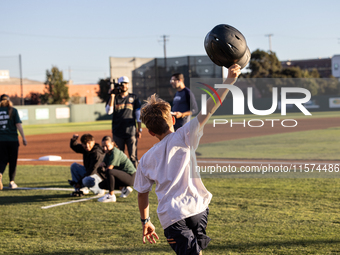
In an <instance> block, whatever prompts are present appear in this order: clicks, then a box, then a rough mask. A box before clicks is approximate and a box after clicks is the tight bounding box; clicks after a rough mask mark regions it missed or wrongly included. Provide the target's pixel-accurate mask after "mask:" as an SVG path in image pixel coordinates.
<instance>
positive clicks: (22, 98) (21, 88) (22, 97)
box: [19, 54, 24, 105]
mask: <svg viewBox="0 0 340 255" xmlns="http://www.w3.org/2000/svg"><path fill="white" fill-rule="evenodd" d="M19 69H20V90H21V105H24V87H23V85H22V66H21V54H19Z"/></svg>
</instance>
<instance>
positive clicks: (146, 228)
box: [143, 221, 159, 244]
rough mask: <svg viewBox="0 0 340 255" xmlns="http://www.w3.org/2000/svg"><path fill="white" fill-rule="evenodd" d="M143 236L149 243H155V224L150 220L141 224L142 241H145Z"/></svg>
mask: <svg viewBox="0 0 340 255" xmlns="http://www.w3.org/2000/svg"><path fill="white" fill-rule="evenodd" d="M145 237H146V239H148V241H149V242H150V243H151V244H152V243H156V240H155V237H156V238H157V240H158V239H159V238H158V235H157V234H156V232H155V226H154V225H153V224H152V223H151V222H150V221H149V222H147V223H145V224H144V225H143V243H145Z"/></svg>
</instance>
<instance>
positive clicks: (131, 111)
mask: <svg viewBox="0 0 340 255" xmlns="http://www.w3.org/2000/svg"><path fill="white" fill-rule="evenodd" d="M128 89H129V78H128V77H126V76H122V77H120V78H119V79H118V84H114V88H111V89H110V90H109V94H110V99H109V101H108V102H107V104H106V107H105V108H106V113H107V114H109V115H111V114H112V138H113V140H114V141H115V143H116V144H117V146H118V148H119V149H120V150H121V151H124V149H125V144H126V146H127V150H128V153H129V156H130V160H131V161H132V163H133V164H134V166H135V167H136V168H137V165H138V159H137V139H139V138H141V137H142V124H141V121H140V119H139V117H140V107H141V103H140V101H139V99H138V97H137V95H135V94H133V93H129V91H128ZM136 122H137V128H136Z"/></svg>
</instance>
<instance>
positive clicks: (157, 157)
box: [134, 64, 241, 254]
mask: <svg viewBox="0 0 340 255" xmlns="http://www.w3.org/2000/svg"><path fill="white" fill-rule="evenodd" d="M240 73H241V69H240V66H239V65H237V64H235V65H233V66H231V67H230V68H229V69H228V77H227V79H226V80H225V81H224V83H225V84H234V83H235V81H236V79H237V77H238V76H239V75H240ZM217 93H218V94H219V95H220V97H221V100H223V99H224V98H225V97H226V95H227V93H228V89H224V88H223V89H218V90H217ZM214 97H216V99H217V96H216V95H214ZM217 102H219V100H217ZM219 106H220V103H218V104H216V105H215V103H214V102H213V100H212V99H211V98H210V99H209V100H208V101H207V113H208V114H207V115H202V114H201V113H199V114H198V115H197V116H196V117H195V118H194V119H192V120H191V121H190V122H188V123H187V124H185V125H184V126H183V127H181V128H180V129H178V130H177V131H176V132H174V128H173V125H174V122H175V120H174V118H173V117H172V116H171V113H170V111H171V106H170V104H169V103H167V102H165V101H163V100H162V99H160V98H157V97H156V96H155V95H152V96H151V97H150V98H149V99H148V101H147V103H146V104H145V105H143V107H142V109H141V120H142V122H143V123H144V124H145V125H146V127H147V128H148V130H149V133H150V134H151V135H152V136H156V137H157V138H158V139H159V140H160V142H158V143H157V144H155V145H154V146H153V147H152V148H151V149H150V150H149V151H148V152H147V153H145V154H144V155H143V157H142V158H141V160H140V163H139V165H138V168H137V173H136V178H135V183H134V189H135V190H137V191H138V206H139V211H140V216H141V221H142V225H143V243H145V238H147V240H148V241H149V242H150V243H156V240H155V238H156V239H158V235H157V234H156V232H155V227H154V225H153V224H152V223H151V221H150V217H149V192H150V191H151V190H152V185H153V184H154V183H155V184H156V188H155V192H156V195H157V197H158V208H157V214H158V218H159V221H160V223H161V225H162V227H163V229H164V235H165V237H166V238H167V241H168V243H169V244H170V246H171V247H172V249H173V250H174V251H175V252H176V254H201V252H202V250H203V249H204V248H206V247H207V246H208V243H209V242H210V240H211V239H210V238H209V237H208V236H207V235H206V232H205V228H206V226H207V223H208V213H209V209H208V205H209V203H210V200H211V197H212V195H211V193H210V192H209V191H208V190H207V189H206V188H205V186H204V184H203V183H202V181H201V178H199V177H196V178H195V177H193V175H194V174H195V173H194V171H193V170H194V169H196V167H195V166H196V156H195V150H196V149H197V147H198V144H199V140H200V138H201V136H202V135H203V127H204V125H205V124H206V122H207V121H208V120H209V118H210V116H211V115H212V114H213V113H214V112H215V111H216V109H217V108H218V107H219Z"/></svg>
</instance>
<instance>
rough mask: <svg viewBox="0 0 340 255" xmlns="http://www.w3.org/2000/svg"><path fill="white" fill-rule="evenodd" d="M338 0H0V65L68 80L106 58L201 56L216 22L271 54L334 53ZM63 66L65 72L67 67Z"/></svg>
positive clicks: (100, 66) (103, 65) (100, 70)
mask: <svg viewBox="0 0 340 255" xmlns="http://www.w3.org/2000/svg"><path fill="white" fill-rule="evenodd" d="M339 10H340V1H339V0H324V1H315V0H309V1H308V0H295V1H293V0H286V1H267V0H257V1H251V0H243V1H228V0H224V1H221V0H212V1H203V0H196V1H185V0H182V1H177V0H173V1H161V0H158V1H154V0H150V1H148V0H145V1H136V0H124V1H115V0H11V1H9V0H0V11H1V15H0V24H1V26H0V69H9V70H10V73H11V76H13V77H15V76H16V77H18V76H19V69H18V67H17V66H18V64H17V63H18V57H17V56H18V55H19V54H21V56H22V67H23V69H22V72H23V77H24V78H29V79H32V80H38V81H45V77H46V75H45V73H46V70H47V69H51V67H52V66H57V67H58V68H59V69H60V70H62V71H63V72H64V78H65V79H69V73H70V75H71V78H72V80H73V82H74V83H75V84H88V83H97V82H98V80H99V79H100V78H106V77H108V76H109V57H110V56H113V57H163V43H162V36H163V35H167V36H168V42H167V44H166V45H167V48H166V50H167V56H168V57H176V56H187V55H205V54H206V53H205V50H204V46H203V41H204V37H205V35H206V34H207V33H208V32H209V31H210V30H211V29H212V28H213V27H214V26H215V25H218V24H229V25H232V26H234V27H236V28H237V29H239V30H240V31H241V32H242V33H243V34H244V36H245V37H246V39H247V43H248V46H249V48H250V51H254V50H255V49H261V50H265V51H268V50H269V38H268V37H267V36H266V35H268V34H273V36H272V37H271V39H272V50H273V51H274V52H275V53H276V54H277V56H278V58H279V60H289V59H291V60H296V59H309V58H319V57H320V58H328V57H332V56H333V55H336V54H340V19H339ZM69 69H71V70H72V71H71V72H69Z"/></svg>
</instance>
